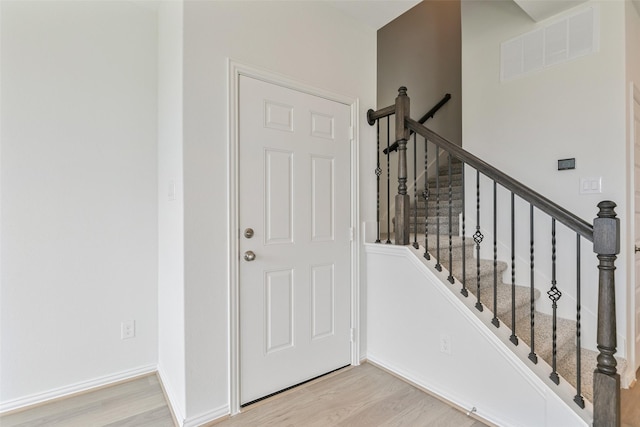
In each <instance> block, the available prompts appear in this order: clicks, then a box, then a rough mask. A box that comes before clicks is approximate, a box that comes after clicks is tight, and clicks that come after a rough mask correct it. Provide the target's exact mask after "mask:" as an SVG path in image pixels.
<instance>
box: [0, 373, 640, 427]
mask: <svg viewBox="0 0 640 427" xmlns="http://www.w3.org/2000/svg"><path fill="white" fill-rule="evenodd" d="M638 376H639V377H640V371H639V372H638ZM622 422H623V426H624V427H640V384H636V386H635V387H634V388H632V389H630V390H623V391H622ZM210 425H215V427H233V426H305V427H307V426H322V427H328V426H350V427H359V426H367V427H369V426H411V427H414V426H416V427H417V426H440V427H449V426H451V427H453V426H456V427H459V426H460V427H482V426H484V425H485V424H483V423H482V422H480V421H477V420H474V419H472V418H469V417H467V416H466V415H465V414H464V413H462V412H460V411H458V410H457V409H454V408H452V407H451V406H449V405H447V404H445V403H443V402H441V401H440V400H438V399H437V398H435V397H432V396H430V395H429V394H427V393H424V392H422V391H420V390H418V389H417V388H415V387H413V386H411V385H409V384H407V383H405V382H404V381H402V380H400V379H398V378H396V377H394V376H393V375H391V374H389V373H387V372H385V371H383V370H381V369H378V368H377V367H375V366H373V365H371V364H368V363H365V364H363V365H361V366H357V367H353V368H347V369H344V370H342V371H339V372H336V373H334V374H332V375H329V376H327V377H324V378H321V379H319V380H316V381H313V382H311V383H308V384H305V385H303V386H301V387H297V388H295V389H292V390H289V391H287V392H285V393H282V394H280V395H277V396H274V397H272V398H270V399H267V400H265V401H262V402H259V403H256V404H254V405H251V406H250V407H249V408H246V409H245V410H243V412H242V413H241V414H239V415H237V416H235V417H233V418H228V419H225V420H222V421H218V422H216V423H211V424H210ZM0 426H2V427H33V426H48V427H49V426H51V427H92V426H95V427H98V426H100V427H103V426H109V427H173V426H174V423H173V419H172V417H171V413H170V411H169V407H168V406H167V402H166V400H165V398H164V395H163V393H162V389H161V387H160V384H159V382H158V378H157V377H156V376H155V375H149V376H145V377H141V378H137V379H135V380H132V381H128V382H124V383H121V384H117V385H114V386H110V387H105V388H103V389H99V390H95V391H92V392H88V393H84V394H80V395H77V396H73V397H69V398H66V399H61V400H58V401H55V402H51V403H48V404H43V405H40V406H37V407H34V408H31V409H27V410H24V411H18V412H14V413H12V414H7V415H4V416H1V417H0Z"/></svg>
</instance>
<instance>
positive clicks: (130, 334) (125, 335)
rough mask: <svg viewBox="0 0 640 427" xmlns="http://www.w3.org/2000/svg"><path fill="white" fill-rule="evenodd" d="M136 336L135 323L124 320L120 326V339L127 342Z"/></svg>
mask: <svg viewBox="0 0 640 427" xmlns="http://www.w3.org/2000/svg"><path fill="white" fill-rule="evenodd" d="M135 336H136V321H135V320H125V321H123V322H122V323H121V324H120V338H121V339H123V340H127V339H130V338H134V337H135Z"/></svg>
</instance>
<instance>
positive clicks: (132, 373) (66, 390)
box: [0, 365, 157, 414]
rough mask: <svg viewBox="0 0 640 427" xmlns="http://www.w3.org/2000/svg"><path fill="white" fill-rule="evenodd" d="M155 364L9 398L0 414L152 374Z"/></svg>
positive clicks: (154, 370)
mask: <svg viewBox="0 0 640 427" xmlns="http://www.w3.org/2000/svg"><path fill="white" fill-rule="evenodd" d="M156 370H157V367H156V366H155V365H148V366H141V367H139V368H135V369H130V370H127V371H122V372H118V373H116V374H111V375H105V376H103V377H98V378H94V379H92V380H88V381H81V382H78V383H75V384H69V385H66V386H64V387H59V388H55V389H51V390H48V391H45V392H42V393H36V394H32V395H30V396H25V397H21V398H19V399H14V400H9V401H6V402H2V403H1V404H0V414H4V413H6V412H10V411H15V410H17V409H24V408H26V407H29V406H34V405H40V404H43V403H47V402H49V401H52V400H57V399H61V398H63V397H70V396H72V395H76V394H80V393H87V392H90V391H93V390H95V389H99V388H103V387H106V386H111V385H114V384H117V383H120V382H123V381H129V380H132V379H134V378H137V377H141V376H144V375H148V374H152V373H154V372H156Z"/></svg>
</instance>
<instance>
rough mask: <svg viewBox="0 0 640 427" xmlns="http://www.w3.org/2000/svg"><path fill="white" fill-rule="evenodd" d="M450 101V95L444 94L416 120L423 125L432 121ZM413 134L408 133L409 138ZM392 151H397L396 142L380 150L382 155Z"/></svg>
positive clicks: (412, 132)
mask: <svg viewBox="0 0 640 427" xmlns="http://www.w3.org/2000/svg"><path fill="white" fill-rule="evenodd" d="M450 99H451V94H450V93H447V94H445V95H444V97H443V98H442V99H441V100H440V101H438V103H437V104H436V105H434V106H433V107H432V108H431V109H430V110H429V111H427V113H426V114H425V115H424V116H422V117H420V120H418V123H420V124H425V122H426V121H427V120H429V119H432V118H433V116H435V115H436V113H437V112H438V110H439V109H441V108H442V106H443V105H444V104H446V103H447V102H449V100H450ZM414 133H415V132H414V131H411V132H410V133H409V136H411V135H413V134H414ZM394 151H398V143H397V142H394V143H393V144H391V145H390V146H389V148H385V149H384V150H382V152H383V153H384V154H389V153H393V152H394Z"/></svg>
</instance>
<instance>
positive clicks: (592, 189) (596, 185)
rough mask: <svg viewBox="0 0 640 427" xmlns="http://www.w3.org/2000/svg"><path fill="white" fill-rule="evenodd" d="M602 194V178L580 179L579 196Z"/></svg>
mask: <svg viewBox="0 0 640 427" xmlns="http://www.w3.org/2000/svg"><path fill="white" fill-rule="evenodd" d="M597 193H602V177H601V176H598V177H590V178H580V194H597Z"/></svg>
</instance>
